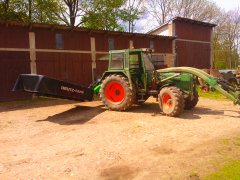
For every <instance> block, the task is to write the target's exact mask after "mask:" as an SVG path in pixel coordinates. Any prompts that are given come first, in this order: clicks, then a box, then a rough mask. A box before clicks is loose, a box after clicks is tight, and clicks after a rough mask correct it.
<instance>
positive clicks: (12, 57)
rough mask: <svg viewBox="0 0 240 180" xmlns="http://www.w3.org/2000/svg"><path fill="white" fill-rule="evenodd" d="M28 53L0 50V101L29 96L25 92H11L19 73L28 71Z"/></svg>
mask: <svg viewBox="0 0 240 180" xmlns="http://www.w3.org/2000/svg"><path fill="white" fill-rule="evenodd" d="M28 57H29V53H27V52H14V53H12V52H6V51H0V84H1V87H0V101H9V100H17V99H25V98H30V95H29V94H28V93H26V92H12V89H13V87H14V84H15V81H16V79H17V77H18V75H19V74H28V73H30V61H29V58H28Z"/></svg>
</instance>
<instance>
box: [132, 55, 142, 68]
mask: <svg viewBox="0 0 240 180" xmlns="http://www.w3.org/2000/svg"><path fill="white" fill-rule="evenodd" d="M129 59H130V62H129V65H130V69H138V68H140V67H141V65H140V59H141V57H140V53H135V52H134V53H130V55H129Z"/></svg>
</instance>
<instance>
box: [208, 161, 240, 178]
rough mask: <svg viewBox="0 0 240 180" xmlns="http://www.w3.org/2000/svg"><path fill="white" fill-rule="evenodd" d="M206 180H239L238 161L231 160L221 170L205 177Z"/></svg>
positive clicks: (239, 168)
mask: <svg viewBox="0 0 240 180" xmlns="http://www.w3.org/2000/svg"><path fill="white" fill-rule="evenodd" d="M204 179H206V180H222V179H226V180H240V160H232V161H230V162H229V163H227V164H226V165H225V166H223V167H222V168H221V169H219V170H217V171H215V172H213V173H211V174H209V175H207V176H206V177H205V178H204Z"/></svg>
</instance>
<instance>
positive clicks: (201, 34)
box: [175, 21, 212, 42]
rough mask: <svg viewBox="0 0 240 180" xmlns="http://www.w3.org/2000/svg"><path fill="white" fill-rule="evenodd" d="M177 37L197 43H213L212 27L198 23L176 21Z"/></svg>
mask: <svg viewBox="0 0 240 180" xmlns="http://www.w3.org/2000/svg"><path fill="white" fill-rule="evenodd" d="M175 25H176V36H177V38H179V39H189V40H197V41H208V42H210V41H211V29H212V27H210V26H204V25H201V24H196V23H188V22H182V21H176V22H175Z"/></svg>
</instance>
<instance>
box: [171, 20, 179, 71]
mask: <svg viewBox="0 0 240 180" xmlns="http://www.w3.org/2000/svg"><path fill="white" fill-rule="evenodd" d="M171 31H172V32H171V36H176V26H175V23H174V22H172V24H171ZM172 53H173V66H174V67H176V66H178V59H177V58H178V57H177V50H176V39H174V40H173V41H172Z"/></svg>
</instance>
